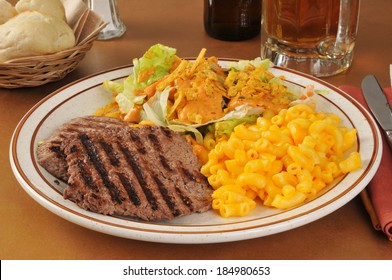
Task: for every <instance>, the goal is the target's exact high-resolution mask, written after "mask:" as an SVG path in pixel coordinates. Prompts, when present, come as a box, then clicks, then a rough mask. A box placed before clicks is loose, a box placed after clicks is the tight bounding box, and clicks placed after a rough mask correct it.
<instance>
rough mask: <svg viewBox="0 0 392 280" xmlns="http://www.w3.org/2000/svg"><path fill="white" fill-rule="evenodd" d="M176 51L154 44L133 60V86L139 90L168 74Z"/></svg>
mask: <svg viewBox="0 0 392 280" xmlns="http://www.w3.org/2000/svg"><path fill="white" fill-rule="evenodd" d="M175 54H176V49H174V48H171V47H168V46H164V45H161V44H156V45H153V46H151V47H150V48H149V49H148V50H147V51H146V52H145V54H144V55H143V56H142V57H141V58H139V59H138V58H135V59H133V64H134V68H133V73H134V76H133V77H134V86H135V88H136V89H138V90H141V89H144V88H145V87H147V86H148V85H151V84H153V83H154V82H156V81H157V80H159V79H160V78H162V77H164V76H166V75H167V74H169V70H170V68H171V67H172V65H173V62H174V59H175Z"/></svg>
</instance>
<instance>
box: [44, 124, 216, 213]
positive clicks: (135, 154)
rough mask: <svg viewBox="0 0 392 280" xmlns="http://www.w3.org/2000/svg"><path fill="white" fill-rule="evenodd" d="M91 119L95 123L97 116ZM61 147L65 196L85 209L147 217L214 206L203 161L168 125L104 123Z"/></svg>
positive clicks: (74, 135) (71, 135)
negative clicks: (64, 169) (132, 125)
mask: <svg viewBox="0 0 392 280" xmlns="http://www.w3.org/2000/svg"><path fill="white" fill-rule="evenodd" d="M90 119H92V122H94V126H96V124H95V121H96V119H95V117H94V118H91V117H90ZM101 119H102V118H101ZM81 120H82V122H85V121H86V119H85V118H82V119H81ZM103 120H104V121H106V120H105V119H103ZM71 123H73V125H74V124H75V123H77V120H73V121H71ZM64 127H65V128H67V125H65V126H63V127H62V128H64ZM60 130H61V129H60ZM57 133H59V132H57ZM60 134H61V133H60ZM62 135H64V134H62ZM59 150H61V153H62V154H63V155H65V160H66V166H67V176H66V177H67V180H68V186H67V187H66V189H65V190H64V198H66V199H69V200H71V201H73V202H75V203H76V204H77V205H79V206H80V207H82V208H84V209H87V210H91V211H94V212H98V213H102V214H106V215H108V214H109V215H112V214H118V215H126V216H134V217H138V218H141V219H143V220H161V219H172V218H174V217H179V216H184V215H188V214H191V213H194V212H204V211H207V210H208V209H210V205H211V194H212V189H211V187H210V186H209V185H208V183H207V180H206V178H205V177H204V176H203V175H202V174H201V173H200V171H199V170H200V163H199V162H198V160H197V158H196V156H195V155H194V154H193V152H192V148H191V146H190V145H189V144H188V143H187V142H186V141H185V139H184V138H183V137H182V136H181V135H180V134H178V133H175V132H173V131H171V130H170V129H168V128H164V127H141V128H130V127H128V126H127V125H125V126H124V127H121V126H119V125H117V124H116V125H114V126H113V127H112V126H110V125H105V126H104V129H102V128H98V129H86V130H83V131H79V132H77V133H72V134H69V135H68V137H65V138H64V139H63V141H62V144H60V145H59ZM38 151H39V150H38ZM63 158H64V157H63ZM47 162H48V160H47V161H46V163H47Z"/></svg>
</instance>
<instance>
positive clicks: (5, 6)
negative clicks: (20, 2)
mask: <svg viewBox="0 0 392 280" xmlns="http://www.w3.org/2000/svg"><path fill="white" fill-rule="evenodd" d="M16 14H17V12H16V10H15V8H14V7H13V6H12V5H11V4H10V3H9V2H8V1H6V0H0V24H3V23H4V22H6V21H7V20H9V19H10V18H12V17H14V16H16Z"/></svg>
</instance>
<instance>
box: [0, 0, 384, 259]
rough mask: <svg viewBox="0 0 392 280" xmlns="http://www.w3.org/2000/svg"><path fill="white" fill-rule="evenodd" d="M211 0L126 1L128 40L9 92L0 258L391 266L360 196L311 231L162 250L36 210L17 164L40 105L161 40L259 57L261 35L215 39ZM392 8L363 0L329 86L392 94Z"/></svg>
mask: <svg viewBox="0 0 392 280" xmlns="http://www.w3.org/2000/svg"><path fill="white" fill-rule="evenodd" d="M202 5H203V1H195V0H165V1H161V0H145V1H129V0H128V1H127V0H118V6H119V8H120V13H121V18H122V20H123V22H124V23H125V25H126V26H127V29H128V30H127V32H126V33H125V34H124V36H123V37H121V38H119V39H116V40H111V41H96V42H95V43H94V46H93V48H92V49H91V51H90V52H89V53H88V54H87V55H86V57H85V59H84V60H83V61H82V62H81V64H80V65H79V67H78V68H77V69H76V70H75V71H74V72H72V73H70V74H68V76H66V77H65V78H64V79H63V80H61V81H58V82H54V83H51V84H47V85H44V86H40V87H36V88H23V89H14V90H8V89H0V149H1V150H2V151H3V152H2V153H1V154H0V166H1V168H0V219H1V220H0V221H1V226H0V259H277V260H279V259H392V242H390V241H388V240H387V238H386V237H385V236H384V235H383V234H382V233H381V232H377V231H375V230H374V229H373V228H372V225H371V222H370V219H369V216H368V214H367V212H366V210H365V208H364V206H363V204H362V201H361V200H360V198H359V196H358V197H355V198H354V199H353V200H352V201H350V202H349V203H347V204H346V205H344V206H343V207H341V208H339V209H338V210H336V211H335V212H333V213H331V214H329V215H327V216H325V217H323V218H321V219H319V220H317V221H314V222H312V223H309V224H307V225H304V226H301V227H299V228H296V229H292V230H289V231H285V232H282V233H278V234H274V235H269V236H266V237H262V238H257V239H251V240H245V241H236V242H231V243H221V244H202V245H181V244H161V243H151V242H144V241H137V240H130V239H124V238H119V237H115V236H111V235H106V234H103V233H99V232H95V231H92V230H89V229H86V228H84V227H81V226H79V225H76V224H73V223H71V222H68V221H67V220H64V219H62V218H60V217H58V216H57V215H55V214H53V213H51V212H50V211H48V210H46V209H45V208H44V207H42V206H40V205H39V204H38V203H36V202H35V201H34V200H33V199H32V198H31V197H30V196H29V195H28V194H27V193H26V192H25V191H24V190H23V189H22V187H21V186H20V185H19V183H18V182H17V180H16V179H15V177H14V174H13V172H12V170H11V167H10V162H9V145H10V139H11V136H12V133H13V131H14V129H15V127H16V125H17V124H18V122H19V120H20V119H21V118H22V117H23V115H24V114H26V112H27V111H28V110H29V109H30V108H31V107H32V106H33V105H34V104H36V103H37V102H38V101H40V100H41V99H42V98H44V97H45V96H47V95H48V94H50V93H51V92H53V91H55V90H57V89H59V88H61V87H62V86H64V85H66V84H68V83H70V82H73V81H75V80H77V79H79V78H82V77H85V76H87V75H91V74H94V73H96V72H98V71H102V70H106V69H109V68H112V67H117V66H121V65H124V64H129V63H131V61H132V58H134V57H140V56H141V55H142V54H143V53H144V51H145V50H146V49H147V48H148V47H150V46H151V45H153V44H155V43H162V44H166V45H169V46H172V47H175V48H176V49H177V53H178V55H179V56H182V57H194V56H196V55H197V54H198V53H199V51H200V50H201V48H203V47H205V48H207V56H208V55H215V56H217V57H220V58H242V59H253V58H255V57H257V56H259V55H260V37H256V38H254V39H251V40H247V41H242V42H225V41H220V40H216V39H213V38H211V37H209V36H207V35H206V33H205V32H204V28H203V21H202V12H203V7H202ZM391 12H392V1H390V0H373V1H362V6H361V15H360V25H359V30H358V39H357V43H356V47H355V55H354V62H353V64H352V67H351V68H350V69H349V70H348V71H347V72H346V73H343V74H340V75H337V76H334V77H329V78H325V79H323V80H325V81H327V82H329V83H331V84H333V85H335V86H339V85H353V86H360V83H361V80H362V78H363V77H364V76H365V75H367V74H369V73H372V74H375V75H376V76H377V78H378V79H379V81H380V83H381V85H382V86H383V87H390V77H389V65H390V64H392V48H391V46H392V28H391V27H392V17H391Z"/></svg>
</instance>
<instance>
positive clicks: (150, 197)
mask: <svg viewBox="0 0 392 280" xmlns="http://www.w3.org/2000/svg"><path fill="white" fill-rule="evenodd" d="M120 149H121V151H122V152H123V154H124V155H125V159H126V161H127V162H128V164H129V165H130V166H131V168H132V170H133V172H134V174H135V176H136V178H137V180H138V182H139V185H140V187H141V188H142V190H143V192H144V194H145V195H146V198H147V200H148V202H149V203H150V205H151V208H152V209H153V210H154V211H156V210H158V204H157V201H156V198H155V196H154V194H153V193H152V192H151V190H150V189H149V187H148V185H147V182H146V178H145V176H144V174H143V171H142V170H141V168H140V165H139V164H138V162H137V160H136V157H135V156H134V155H133V154H132V153H131V152H130V151H129V150H128V149H127V148H126V147H124V146H122V145H121V146H120Z"/></svg>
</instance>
